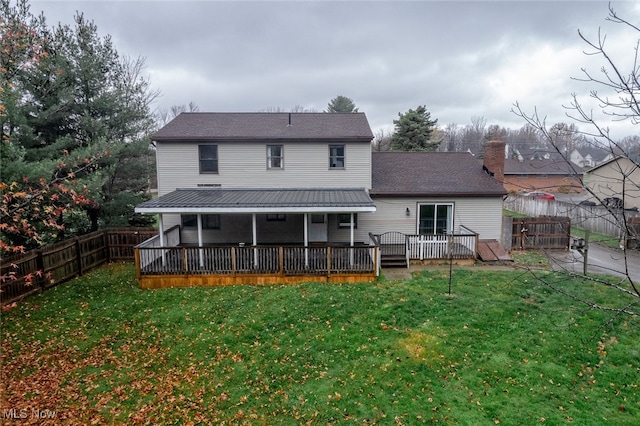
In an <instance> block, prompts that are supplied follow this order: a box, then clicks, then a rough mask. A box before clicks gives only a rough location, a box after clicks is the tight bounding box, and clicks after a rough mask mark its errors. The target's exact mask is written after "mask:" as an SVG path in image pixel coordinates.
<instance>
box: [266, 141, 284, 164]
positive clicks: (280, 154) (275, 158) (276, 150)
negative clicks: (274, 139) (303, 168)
mask: <svg viewBox="0 0 640 426" xmlns="http://www.w3.org/2000/svg"><path fill="white" fill-rule="evenodd" d="M283 168H284V150H283V148H282V145H267V169H283Z"/></svg>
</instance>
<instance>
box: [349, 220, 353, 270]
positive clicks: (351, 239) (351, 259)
mask: <svg viewBox="0 0 640 426" xmlns="http://www.w3.org/2000/svg"><path fill="white" fill-rule="evenodd" d="M350 216H351V219H350V220H351V223H350V224H349V225H350V231H351V238H350V243H351V249H350V250H349V265H350V266H353V212H352V213H351V215H350Z"/></svg>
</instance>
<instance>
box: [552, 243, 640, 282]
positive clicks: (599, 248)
mask: <svg viewBox="0 0 640 426" xmlns="http://www.w3.org/2000/svg"><path fill="white" fill-rule="evenodd" d="M548 257H549V262H550V263H551V267H552V268H553V269H554V270H567V271H570V272H576V273H582V271H583V265H584V262H583V257H582V255H581V254H580V253H579V252H578V251H576V250H571V251H568V252H567V251H559V250H558V251H550V252H549V255H548ZM625 270H626V271H628V274H629V277H630V278H631V279H632V280H633V282H635V283H640V252H638V251H637V250H628V251H627V256H626V262H625V256H624V253H623V252H622V250H615V249H612V248H609V247H606V246H603V245H600V244H590V246H589V253H588V256H587V271H588V272H591V273H596V274H609V275H617V276H621V277H624V276H626V275H625Z"/></svg>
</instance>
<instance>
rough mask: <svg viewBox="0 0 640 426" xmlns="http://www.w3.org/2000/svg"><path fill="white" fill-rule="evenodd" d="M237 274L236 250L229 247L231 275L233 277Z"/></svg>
mask: <svg viewBox="0 0 640 426" xmlns="http://www.w3.org/2000/svg"><path fill="white" fill-rule="evenodd" d="M236 272H237V268H236V248H235V247H231V274H232V275H233V276H234V277H235V276H236Z"/></svg>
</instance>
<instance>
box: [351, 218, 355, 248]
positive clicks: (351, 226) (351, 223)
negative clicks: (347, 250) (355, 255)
mask: <svg viewBox="0 0 640 426" xmlns="http://www.w3.org/2000/svg"><path fill="white" fill-rule="evenodd" d="M350 225H351V247H353V225H354V224H353V213H351V223H350Z"/></svg>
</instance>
